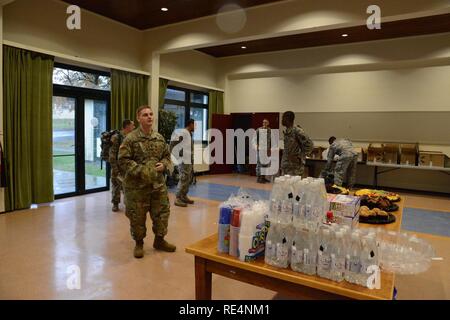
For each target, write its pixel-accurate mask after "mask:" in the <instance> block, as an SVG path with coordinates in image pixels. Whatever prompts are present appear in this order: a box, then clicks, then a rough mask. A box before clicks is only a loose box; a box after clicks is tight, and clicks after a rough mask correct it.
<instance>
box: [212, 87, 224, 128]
mask: <svg viewBox="0 0 450 320" xmlns="http://www.w3.org/2000/svg"><path fill="white" fill-rule="evenodd" d="M213 114H223V92H221V91H210V92H209V128H211V127H212V115H213Z"/></svg>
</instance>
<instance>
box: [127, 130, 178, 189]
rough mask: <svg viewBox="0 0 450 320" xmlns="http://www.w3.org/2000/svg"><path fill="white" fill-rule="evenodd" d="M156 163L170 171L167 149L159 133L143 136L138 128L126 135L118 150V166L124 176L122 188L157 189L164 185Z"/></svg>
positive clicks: (170, 163)
mask: <svg viewBox="0 0 450 320" xmlns="http://www.w3.org/2000/svg"><path fill="white" fill-rule="evenodd" d="M158 162H161V163H162V164H164V166H165V167H166V169H169V170H172V161H171V159H170V152H169V148H168V146H167V144H166V142H165V140H164V138H163V136H162V135H160V134H159V133H157V132H155V131H152V133H150V134H148V135H147V134H145V133H144V132H143V131H142V130H141V129H140V128H139V129H136V130H134V131H133V132H131V133H130V134H128V135H127V137H126V138H125V140H124V141H123V142H122V145H121V146H120V148H119V166H120V169H121V172H123V174H124V180H123V186H124V187H125V188H130V189H148V188H159V187H161V186H162V185H164V184H165V179H164V175H163V173H162V172H156V169H155V166H156V164H157V163H158Z"/></svg>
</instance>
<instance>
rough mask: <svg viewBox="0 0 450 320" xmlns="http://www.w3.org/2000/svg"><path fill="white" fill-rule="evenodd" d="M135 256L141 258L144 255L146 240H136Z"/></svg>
mask: <svg viewBox="0 0 450 320" xmlns="http://www.w3.org/2000/svg"><path fill="white" fill-rule="evenodd" d="M134 257H135V258H136V259H141V258H143V257H144V240H139V241H136V246H135V247H134Z"/></svg>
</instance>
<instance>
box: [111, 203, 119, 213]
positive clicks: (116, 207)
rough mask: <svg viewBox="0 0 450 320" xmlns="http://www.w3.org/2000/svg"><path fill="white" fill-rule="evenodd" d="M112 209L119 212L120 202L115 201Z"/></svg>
mask: <svg viewBox="0 0 450 320" xmlns="http://www.w3.org/2000/svg"><path fill="white" fill-rule="evenodd" d="M112 211H113V212H118V211H119V204H118V203H113V207H112Z"/></svg>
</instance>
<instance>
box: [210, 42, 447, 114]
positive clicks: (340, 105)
mask: <svg viewBox="0 0 450 320" xmlns="http://www.w3.org/2000/svg"><path fill="white" fill-rule="evenodd" d="M449 75H450V34H449V33H447V34H440V35H431V36H422V37H411V38H403V39H392V40H384V41H375V42H365V43H357V44H348V45H340V46H328V47H320V48H308V49H300V50H290V51H282V52H275V53H265V54H256V55H246V56H238V57H230V58H223V59H219V78H220V80H219V85H222V84H225V85H226V86H227V90H226V101H225V109H226V111H227V112H236V111H238V110H246V112H252V111H254V112H263V111H265V112H267V111H273V110H280V111H287V110H291V109H292V110H293V111H296V112H329V111H334V112H348V111H361V112H364V111H450V90H448V88H450V76H449Z"/></svg>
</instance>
